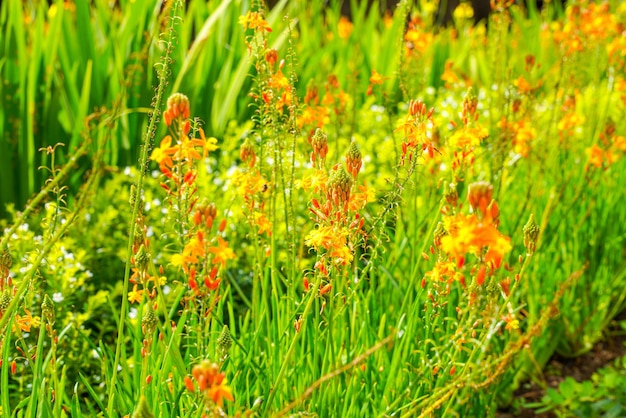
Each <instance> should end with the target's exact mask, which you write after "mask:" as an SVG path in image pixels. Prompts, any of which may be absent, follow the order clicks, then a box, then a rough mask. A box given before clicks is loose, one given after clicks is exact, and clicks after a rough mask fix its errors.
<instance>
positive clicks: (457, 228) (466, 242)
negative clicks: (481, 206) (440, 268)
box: [441, 214, 512, 268]
mask: <svg viewBox="0 0 626 418" xmlns="http://www.w3.org/2000/svg"><path fill="white" fill-rule="evenodd" d="M446 223H447V224H448V225H447V230H448V235H445V236H443V237H442V238H441V249H442V250H443V251H444V252H446V253H447V254H448V255H450V256H451V257H453V258H454V259H455V260H457V261H458V260H461V259H463V258H464V257H465V254H467V253H471V254H474V255H476V256H479V257H480V256H482V253H483V251H484V249H487V252H486V254H485V256H484V257H485V261H487V262H488V263H492V265H493V267H495V268H498V267H500V264H501V262H502V258H503V257H504V254H506V253H508V252H509V251H511V248H512V247H511V239H510V238H509V237H506V236H504V235H502V234H501V233H500V232H499V231H498V230H497V229H496V227H495V226H494V225H493V224H491V223H486V222H481V221H480V220H479V219H478V217H477V216H476V215H470V216H465V215H463V214H458V215H456V216H454V217H450V218H448V219H446Z"/></svg>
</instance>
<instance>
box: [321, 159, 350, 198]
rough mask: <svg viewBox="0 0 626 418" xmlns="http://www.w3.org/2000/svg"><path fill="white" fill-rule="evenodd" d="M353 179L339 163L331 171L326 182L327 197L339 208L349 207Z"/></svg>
mask: <svg viewBox="0 0 626 418" xmlns="http://www.w3.org/2000/svg"><path fill="white" fill-rule="evenodd" d="M352 184H353V180H352V177H350V175H349V174H348V172H347V171H346V169H345V168H343V165H341V164H339V165H337V167H336V168H335V169H334V170H332V171H331V173H330V176H328V182H327V183H326V198H327V199H328V200H330V201H331V202H333V204H334V205H335V207H337V208H342V207H343V208H344V209H345V208H347V206H348V202H349V201H350V190H351V189H352Z"/></svg>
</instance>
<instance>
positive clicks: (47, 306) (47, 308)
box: [41, 295, 54, 326]
mask: <svg viewBox="0 0 626 418" xmlns="http://www.w3.org/2000/svg"><path fill="white" fill-rule="evenodd" d="M41 316H43V317H44V318H45V320H46V323H47V324H48V325H50V326H52V325H54V302H52V299H50V296H48V295H44V297H43V302H42V303H41Z"/></svg>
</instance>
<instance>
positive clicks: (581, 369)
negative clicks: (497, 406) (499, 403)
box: [496, 311, 626, 418]
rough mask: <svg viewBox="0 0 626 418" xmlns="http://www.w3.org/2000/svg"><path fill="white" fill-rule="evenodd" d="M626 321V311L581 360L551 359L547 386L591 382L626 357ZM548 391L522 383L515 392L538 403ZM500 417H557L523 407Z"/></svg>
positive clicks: (507, 409)
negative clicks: (623, 324) (625, 326)
mask: <svg viewBox="0 0 626 418" xmlns="http://www.w3.org/2000/svg"><path fill="white" fill-rule="evenodd" d="M623 320H626V311H623V312H622V313H620V314H619V315H618V316H617V317H616V318H615V319H614V320H613V321H611V325H610V326H609V328H608V329H607V332H606V336H605V338H604V339H603V340H602V341H599V342H598V343H596V345H595V346H594V347H593V349H592V350H591V351H589V352H588V353H585V354H583V355H581V356H579V357H575V358H566V357H563V356H560V355H558V354H555V355H554V356H552V358H551V359H550V361H549V362H548V364H547V365H546V367H545V369H544V375H543V377H544V379H545V383H546V385H547V386H548V387H550V388H555V389H556V388H558V386H559V383H561V382H562V381H563V380H565V378H566V377H572V378H574V379H575V380H576V381H578V382H582V381H585V380H589V379H590V378H591V376H592V375H593V374H594V373H595V372H596V371H597V370H598V369H600V368H602V367H604V366H607V365H609V364H611V363H612V362H613V360H615V359H617V358H620V357H623V356H624V355H626V345H625V343H626V333H625V332H624V330H623V329H622V328H621V327H620V326H619V322H620V321H623ZM544 394H545V390H544V389H543V388H542V387H541V386H539V385H538V384H536V383H534V382H527V383H523V384H522V385H521V386H520V388H518V389H517V390H516V391H515V394H514V397H515V398H516V399H520V398H521V399H524V401H525V402H538V401H540V400H541V398H542V397H543V395H544ZM496 417H497V418H513V417H517V418H530V417H533V418H537V417H541V418H554V417H556V415H555V414H553V413H552V412H546V413H542V414H535V411H534V410H532V409H527V408H521V409H519V408H518V409H517V410H514V409H513V408H512V407H509V408H506V409H502V410H500V411H498V412H497V413H496Z"/></svg>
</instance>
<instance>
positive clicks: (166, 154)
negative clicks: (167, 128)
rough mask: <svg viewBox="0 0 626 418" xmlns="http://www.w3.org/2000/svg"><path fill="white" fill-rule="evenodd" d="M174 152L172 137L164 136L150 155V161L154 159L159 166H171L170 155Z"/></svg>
mask: <svg viewBox="0 0 626 418" xmlns="http://www.w3.org/2000/svg"><path fill="white" fill-rule="evenodd" d="M174 154H176V148H175V147H172V137H171V136H169V135H168V136H166V137H165V138H163V140H162V141H161V145H160V146H159V148H155V149H154V150H153V151H152V154H151V155H150V159H151V160H152V161H156V162H157V164H159V167H172V166H173V165H174V163H173V162H172V155H174Z"/></svg>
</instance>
